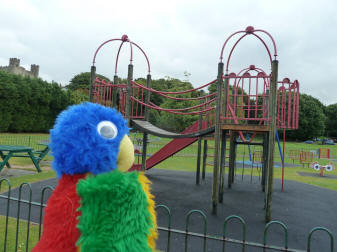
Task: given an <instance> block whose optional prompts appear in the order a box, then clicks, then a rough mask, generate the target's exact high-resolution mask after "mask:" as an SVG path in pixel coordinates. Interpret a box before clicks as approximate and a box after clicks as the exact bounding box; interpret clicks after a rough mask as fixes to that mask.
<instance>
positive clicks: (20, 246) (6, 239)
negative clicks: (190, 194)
mask: <svg viewBox="0 0 337 252" xmlns="http://www.w3.org/2000/svg"><path fill="white" fill-rule="evenodd" d="M4 183H6V184H7V187H6V192H3V191H4V190H2V189H3V188H2V184H4ZM24 190H25V191H24ZM52 191H53V188H52V187H51V186H46V187H44V188H42V189H41V197H40V202H34V201H32V196H33V193H32V188H31V186H30V184H28V183H22V184H21V185H20V186H19V187H18V189H17V195H18V197H17V198H15V197H13V196H12V195H13V194H14V193H13V189H12V188H11V184H10V182H9V180H7V179H5V178H3V179H0V192H2V194H0V203H1V204H0V214H1V215H0V251H1V249H3V250H2V251H3V252H7V251H13V250H14V251H26V252H28V251H29V250H30V249H31V248H32V247H33V246H34V245H35V243H36V242H37V241H38V240H39V239H40V237H41V232H42V218H43V211H44V208H45V206H46V204H45V203H44V202H45V200H46V198H47V197H46V194H47V192H49V195H50V194H51V193H52ZM23 193H25V195H27V194H28V200H27V199H26V200H25V199H22V194H23ZM15 203H16V205H15V206H16V207H17V210H16V217H13V211H12V212H11V211H10V210H11V207H13V204H15ZM23 205H25V208H24V209H23V210H22V206H23ZM33 207H34V209H35V210H37V211H39V215H36V214H35V216H38V218H37V219H38V220H37V221H36V222H33V221H32V211H33V210H32V208H33ZM156 211H157V213H158V215H159V214H160V216H161V217H160V218H161V219H160V221H161V222H164V221H165V219H163V218H165V216H167V224H165V226H159V227H158V230H159V231H160V232H161V236H160V239H161V241H160V244H161V245H164V244H166V248H165V251H168V252H169V251H174V250H173V249H172V247H177V246H178V247H180V248H181V249H182V248H183V247H184V251H185V252H186V251H188V248H189V245H190V243H191V238H198V239H200V240H201V241H202V244H203V245H202V247H200V250H202V251H207V244H208V243H209V242H210V241H217V242H218V243H217V244H219V245H218V249H217V250H216V251H223V252H224V251H227V250H226V247H227V246H228V245H229V244H232V245H238V246H240V247H241V251H243V252H244V251H249V249H250V248H257V249H261V251H267V250H268V251H271V250H272V251H289V252H303V251H308V252H310V251H312V249H311V241H312V237H313V235H314V234H316V233H318V232H320V233H327V234H328V236H329V238H330V240H329V241H327V242H329V244H328V243H327V244H326V245H328V246H327V247H329V248H330V250H329V251H331V252H333V251H334V236H333V234H332V233H331V232H330V230H328V229H326V228H324V227H315V228H313V229H312V230H311V231H310V233H309V235H308V238H307V249H306V250H298V249H292V248H288V228H287V226H286V225H285V224H284V223H282V222H280V221H271V222H269V223H267V224H266V225H265V228H264V236H263V243H257V242H250V241H247V240H246V230H247V228H246V222H245V221H244V219H243V218H241V217H240V216H237V215H231V216H228V217H227V218H226V219H225V220H224V222H223V235H222V236H217V235H210V234H207V217H206V215H205V213H204V212H202V211H201V210H191V211H189V212H188V213H187V215H186V220H185V230H179V229H174V228H172V227H171V226H172V224H171V221H172V215H171V210H170V209H169V208H168V207H167V206H165V205H157V206H156ZM10 213H11V214H10ZM192 217H193V218H195V217H199V218H201V222H202V223H201V224H202V228H203V232H202V233H195V232H191V231H190V222H191V219H192ZM234 221H235V222H239V224H240V225H241V226H242V232H241V239H239V240H238V239H233V238H230V237H228V235H227V231H228V226H229V223H230V222H234ZM10 222H12V228H10ZM20 223H21V224H22V223H23V225H21V224H20ZM271 226H279V227H280V228H281V229H282V230H283V231H284V245H283V246H274V245H269V244H267V240H268V239H267V238H268V234H269V229H270V227H271ZM13 227H14V229H15V230H13ZM24 227H25V228H24ZM162 232H167V236H165V235H162ZM13 233H15V235H13ZM173 234H174V235H178V236H180V237H181V239H182V240H184V244H172V243H173V242H175V241H176V240H175V239H172V235H173ZM20 237H21V240H24V242H21V243H20V241H19V240H20ZM165 240H167V241H165ZM173 245H174V246H173ZM200 250H198V251H200Z"/></svg>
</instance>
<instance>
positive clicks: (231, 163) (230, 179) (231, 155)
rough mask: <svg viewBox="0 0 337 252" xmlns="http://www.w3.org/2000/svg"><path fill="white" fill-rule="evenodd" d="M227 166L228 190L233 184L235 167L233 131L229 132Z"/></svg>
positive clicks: (234, 135) (234, 136)
mask: <svg viewBox="0 0 337 252" xmlns="http://www.w3.org/2000/svg"><path fill="white" fill-rule="evenodd" d="M229 135H230V138H229V139H230V140H229V164H228V188H231V186H232V183H233V182H234V168H235V167H234V166H235V156H236V155H235V138H236V134H235V131H233V130H230V131H229Z"/></svg>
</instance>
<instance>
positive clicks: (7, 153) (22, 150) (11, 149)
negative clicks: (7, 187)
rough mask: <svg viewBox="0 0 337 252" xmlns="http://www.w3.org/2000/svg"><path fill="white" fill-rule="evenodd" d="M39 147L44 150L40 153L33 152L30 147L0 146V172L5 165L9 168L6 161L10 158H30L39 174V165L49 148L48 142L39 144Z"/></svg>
mask: <svg viewBox="0 0 337 252" xmlns="http://www.w3.org/2000/svg"><path fill="white" fill-rule="evenodd" d="M39 145H43V146H45V148H44V149H43V150H41V151H34V149H33V148H32V147H28V146H16V145H0V157H1V158H2V162H0V171H1V170H2V169H3V168H4V166H5V165H6V166H7V167H8V168H10V164H9V162H8V161H9V159H10V158H12V157H30V159H31V160H32V161H33V164H34V166H35V168H36V170H37V171H38V172H41V169H40V165H39V163H40V161H41V160H42V159H43V158H44V157H45V156H46V155H47V154H48V152H49V147H48V142H41V143H39Z"/></svg>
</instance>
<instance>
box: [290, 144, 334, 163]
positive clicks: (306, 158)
mask: <svg viewBox="0 0 337 252" xmlns="http://www.w3.org/2000/svg"><path fill="white" fill-rule="evenodd" d="M288 157H289V158H290V159H291V160H292V161H293V163H295V160H298V161H299V162H300V163H301V164H302V165H303V167H304V165H305V164H307V165H308V167H309V164H311V163H312V162H313V160H314V159H316V158H317V159H330V149H329V148H319V149H316V150H301V149H290V150H289V151H288Z"/></svg>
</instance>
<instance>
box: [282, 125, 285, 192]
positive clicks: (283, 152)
mask: <svg viewBox="0 0 337 252" xmlns="http://www.w3.org/2000/svg"><path fill="white" fill-rule="evenodd" d="M285 145H286V129H283V150H282V151H283V159H282V192H284V158H285V156H284V154H285Z"/></svg>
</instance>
